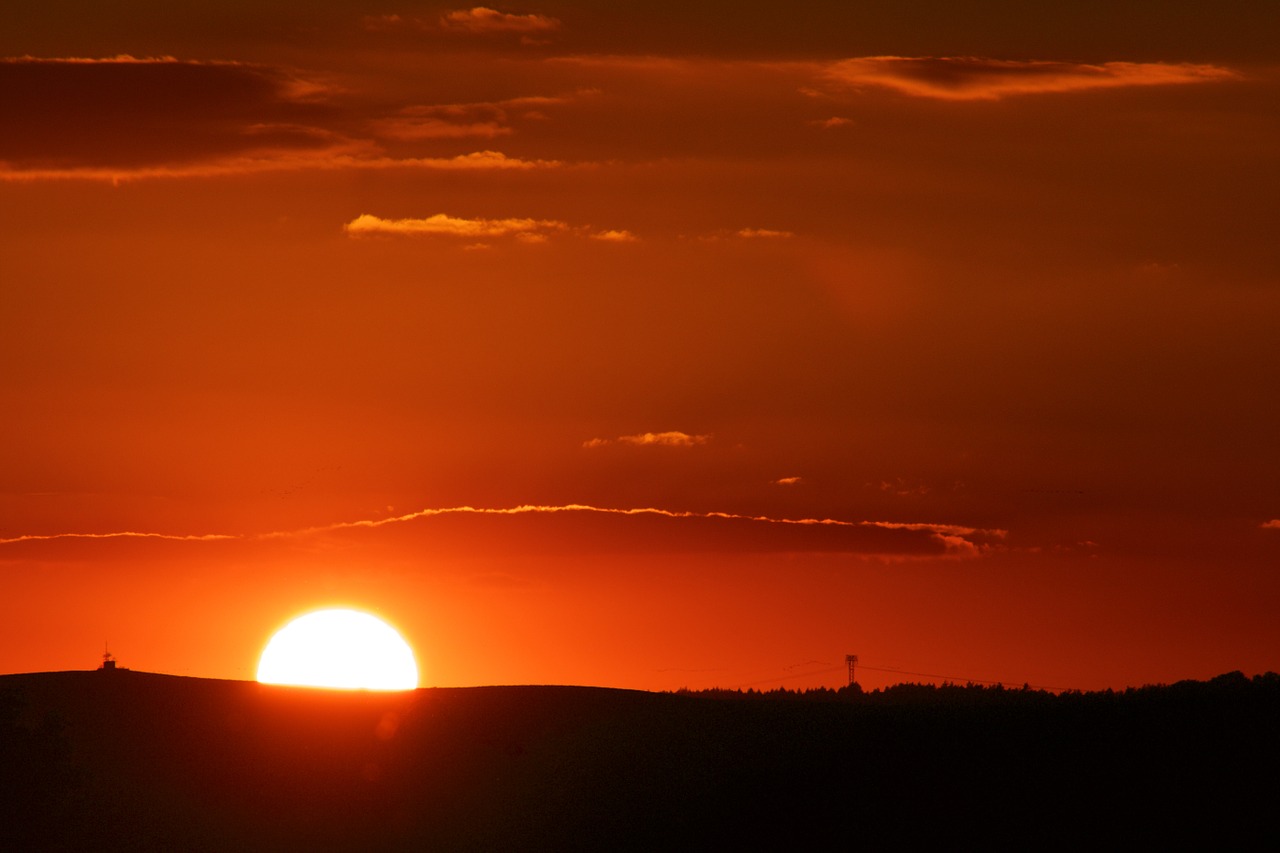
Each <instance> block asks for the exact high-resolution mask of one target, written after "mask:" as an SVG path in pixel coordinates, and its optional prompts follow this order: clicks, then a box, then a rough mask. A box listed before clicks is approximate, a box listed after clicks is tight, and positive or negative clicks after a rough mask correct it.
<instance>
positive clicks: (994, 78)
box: [824, 56, 1237, 101]
mask: <svg viewBox="0 0 1280 853" xmlns="http://www.w3.org/2000/svg"><path fill="white" fill-rule="evenodd" d="M824 75H825V76H826V77H827V79H829V80H832V81H834V82H837V83H840V84H843V85H847V86H855V87H859V86H881V87H884V88H888V89H893V90H894V91H896V92H899V93H902V94H905V95H912V96H915V97H921V98H934V99H938V100H947V101H975V100H997V99H1000V98H1004V97H1006V96H1009V95H1029V94H1044V93H1053V92H1074V91H1081V90H1086V89H1104V88H1118V87H1126V86H1163V85H1176V84H1185V83H1204V82H1212V81H1221V80H1230V79H1233V78H1235V77H1237V75H1236V73H1235V72H1233V71H1231V70H1229V69H1226V68H1221V67H1219V66H1216V65H1197V64H1191V63H1165V62H1104V63H1102V64H1097V65H1092V64H1085V63H1079V62H1047V61H1014V60H1002V59H984V58H979V57H972V56H959V57H906V56H869V57H861V58H857V59H846V60H841V61H838V62H834V63H831V64H830V65H828V66H827V68H826V69H825V72H824Z"/></svg>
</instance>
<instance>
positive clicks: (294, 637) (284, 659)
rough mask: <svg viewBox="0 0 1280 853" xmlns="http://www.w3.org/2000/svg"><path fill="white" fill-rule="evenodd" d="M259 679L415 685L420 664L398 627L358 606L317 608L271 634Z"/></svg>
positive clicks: (307, 683) (361, 685)
mask: <svg viewBox="0 0 1280 853" xmlns="http://www.w3.org/2000/svg"><path fill="white" fill-rule="evenodd" d="M258 681H260V682H262V683H264V684H291V685H299V686H306V687H338V688H346V689H356V690H360V689H363V690H413V689H414V688H416V687H417V686H418V664H417V662H416V661H415V660H414V658H413V650H412V649H411V648H409V644H408V643H406V642H405V641H404V638H402V637H401V636H400V635H399V634H398V633H396V630H395V629H394V628H392V627H391V626H390V625H388V624H387V623H386V622H383V621H382V620H381V619H379V618H377V617H376V616H370V615H369V614H368V613H362V612H360V611H358V610H346V609H335V610H317V611H315V612H313V613H308V614H306V615H305V616H299V617H298V618H297V619H294V620H293V621H292V622H290V623H289V624H288V625H285V626H284V627H283V628H281V629H280V630H279V631H277V632H276V633H275V635H274V636H273V637H272V638H271V640H270V642H268V643H267V647H266V648H265V649H263V650H262V657H261V658H259V660H258Z"/></svg>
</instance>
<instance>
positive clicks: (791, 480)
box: [773, 477, 804, 486]
mask: <svg viewBox="0 0 1280 853" xmlns="http://www.w3.org/2000/svg"><path fill="white" fill-rule="evenodd" d="M802 482H804V478H803V477H779V478H778V479H776V480H774V481H773V484H774V485H775V486H794V485H796V484H797V483H802Z"/></svg>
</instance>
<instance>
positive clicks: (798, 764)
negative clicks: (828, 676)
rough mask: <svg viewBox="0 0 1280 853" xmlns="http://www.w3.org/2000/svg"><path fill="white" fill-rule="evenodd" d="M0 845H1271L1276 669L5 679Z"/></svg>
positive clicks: (1278, 796)
mask: <svg viewBox="0 0 1280 853" xmlns="http://www.w3.org/2000/svg"><path fill="white" fill-rule="evenodd" d="M0 757H2V764H0V795H2V796H3V800H2V801H0V810H3V813H4V815H3V821H2V822H0V850H24V851H25V850H46V849H65V850H281V849H286V850H387V849H392V850H395V849H405V850H428V849H429V850H504V851H505V850H549V851H557V850H618V849H633V850H685V849H692V850H712V849H714V850H720V849H729V848H733V847H737V848H742V849H793V850H794V849H806V848H816V849H833V848H834V849H849V850H855V849H862V848H871V847H873V846H882V845H884V844H892V845H894V846H899V847H901V846H907V845H910V846H915V845H916V844H918V843H919V842H945V843H947V844H948V845H949V846H956V845H958V846H960V847H962V848H976V847H994V846H998V847H1004V846H1017V847H1022V848H1029V847H1033V846H1034V847H1040V846H1045V845H1054V846H1057V845H1058V844H1061V843H1064V842H1078V843H1100V842H1103V841H1105V842H1106V843H1107V846H1108V847H1114V846H1116V845H1117V844H1122V843H1126V842H1128V843H1137V844H1141V845H1142V846H1143V847H1144V848H1150V846H1151V845H1152V844H1155V843H1168V842H1176V841H1179V840H1184V839H1190V838H1194V837H1196V835H1198V834H1200V833H1207V840H1209V842H1210V843H1211V844H1212V846H1214V847H1217V848H1222V847H1230V848H1235V849H1241V848H1252V849H1259V848H1270V849H1276V847H1277V842H1280V830H1278V829H1277V826H1276V804H1277V803H1280V764H1278V763H1277V758H1280V676H1277V675H1274V674H1268V675H1265V676H1256V677H1254V678H1252V679H1249V678H1246V677H1244V676H1243V675H1240V674H1239V673H1232V674H1230V675H1224V676H1220V677H1218V678H1216V679H1213V680H1212V681H1209V682H1180V683H1178V684H1175V685H1170V686H1167V687H1155V688H1142V689H1140V690H1130V691H1125V692H1121V693H1110V692H1106V693H1089V694H1064V695H1061V696H1054V695H1051V694H1048V693H1041V692H1037V691H1018V690H999V689H992V688H980V687H943V688H933V687H922V686H915V685H905V686H900V687H897V688H890V689H889V690H887V691H878V692H876V693H871V694H866V695H859V694H857V693H854V692H851V691H841V692H840V693H835V692H832V691H825V692H819V693H813V694H808V695H806V696H798V695H796V694H768V695H765V696H759V695H757V696H742V695H739V694H711V693H709V694H689V695H678V694H657V693H643V692H635V691H625V690H610V689H603V688H581V687H480V688H459V689H445V688H435V689H424V690H417V691H412V692H409V693H389V694H388V693H384V694H380V693H340V692H329V691H316V690H306V689H298V688H282V687H268V686H264V685H259V684H256V683H252V682H236V681H214V680H209V679H197V678H182V677H177V676H166V675H155V674H150V673H142V672H130V671H117V672H58V673H35V674H26V675H9V676H0Z"/></svg>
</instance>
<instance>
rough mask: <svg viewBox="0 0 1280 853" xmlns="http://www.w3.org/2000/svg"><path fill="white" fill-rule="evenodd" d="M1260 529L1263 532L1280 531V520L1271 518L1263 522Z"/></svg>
mask: <svg viewBox="0 0 1280 853" xmlns="http://www.w3.org/2000/svg"><path fill="white" fill-rule="evenodd" d="M1261 527H1262V529H1263V530H1280V518H1273V519H1271V520H1270V521H1264V522H1263V523H1262V525H1261Z"/></svg>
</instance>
